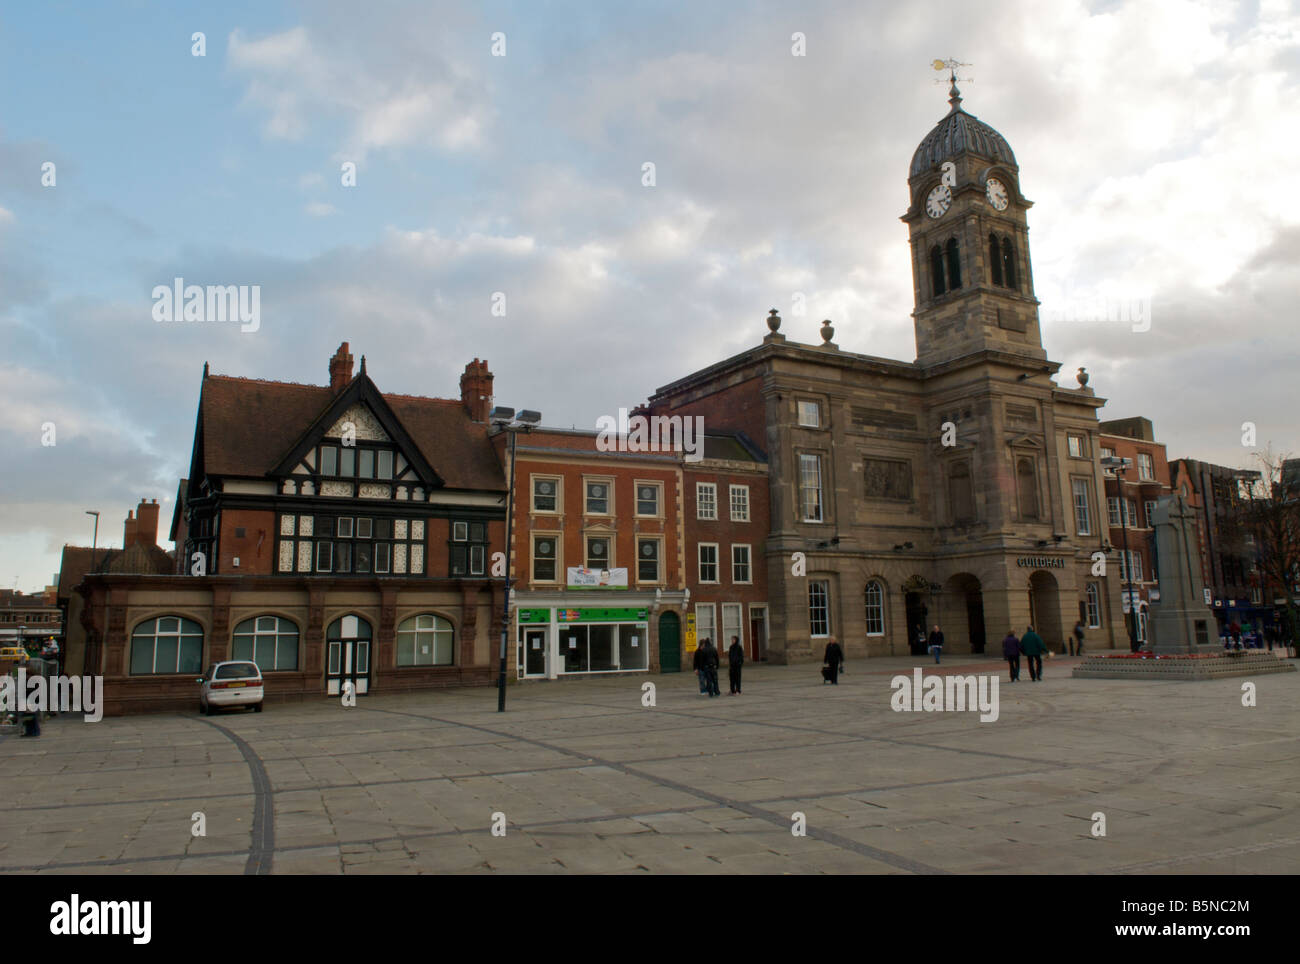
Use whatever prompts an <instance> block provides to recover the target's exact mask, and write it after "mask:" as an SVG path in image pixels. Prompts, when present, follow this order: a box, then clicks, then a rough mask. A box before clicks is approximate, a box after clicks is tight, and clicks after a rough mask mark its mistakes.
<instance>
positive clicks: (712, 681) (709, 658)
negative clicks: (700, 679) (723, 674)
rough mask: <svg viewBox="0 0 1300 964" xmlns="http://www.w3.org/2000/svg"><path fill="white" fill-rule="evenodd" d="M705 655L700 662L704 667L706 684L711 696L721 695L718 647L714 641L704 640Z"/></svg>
mask: <svg viewBox="0 0 1300 964" xmlns="http://www.w3.org/2000/svg"><path fill="white" fill-rule="evenodd" d="M703 649H704V656H703V657H702V658H701V660H700V663H701V664H702V665H703V667H704V685H705V688H706V689H707V691H708V694H709V697H710V698H712V697H714V696H721V695H722V691H721V690H719V689H718V649H717V647H716V646H714V645H713V643H712V641H710V640H707V639H706V640H705V641H704V646H703Z"/></svg>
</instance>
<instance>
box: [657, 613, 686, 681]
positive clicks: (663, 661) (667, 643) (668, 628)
mask: <svg viewBox="0 0 1300 964" xmlns="http://www.w3.org/2000/svg"><path fill="white" fill-rule="evenodd" d="M681 671H682V623H681V620H680V619H678V618H677V614H676V613H674V612H666V613H664V614H663V615H662V616H660V617H659V672H661V673H680V672H681Z"/></svg>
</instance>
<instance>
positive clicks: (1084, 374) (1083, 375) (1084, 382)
mask: <svg viewBox="0 0 1300 964" xmlns="http://www.w3.org/2000/svg"><path fill="white" fill-rule="evenodd" d="M1074 377H1075V378H1077V379H1078V380H1079V387H1080V388H1087V387H1088V377H1089V376H1088V369H1086V368H1080V369H1079V371H1078V374H1076V375H1075V376H1074Z"/></svg>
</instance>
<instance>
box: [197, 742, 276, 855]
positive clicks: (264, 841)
mask: <svg viewBox="0 0 1300 964" xmlns="http://www.w3.org/2000/svg"><path fill="white" fill-rule="evenodd" d="M199 722H200V723H206V724H207V725H208V726H210V727H212V728H213V729H214V730H219V731H220V732H221V733H223V734H224V735H225V737H226V739H228V740H230V742H231V743H233V744H235V746H237V747H239V752H240V753H241V754H242V755H243V757H244V761H245V762H246V763H247V764H248V772H249V776H250V777H251V778H252V781H253V839H252V841H251V843H250V844H249V847H248V862H247V863H246V864H245V865H244V873H245V874H247V875H250V876H262V875H265V874H269V873H270V872H271V864H272V862H273V861H274V859H275V806H274V804H273V800H272V797H273V796H274V794H275V791H274V790H273V789H271V780H270V778H269V777H268V776H267V775H266V767H265V766H263V765H262V761H261V759H260V758H259V757H258V755H257V751H256V750H254V749H253V748H252V746H250V745H249V743H248V741H247V740H245V739H244V738H243V737H242V736H240V735H239V734H238V733H235V732H233V731H232V730H229V729H227V728H226V727H224V726H222V725H221V724H219V723H214V722H212V721H211V720H209V719H206V718H204V717H199Z"/></svg>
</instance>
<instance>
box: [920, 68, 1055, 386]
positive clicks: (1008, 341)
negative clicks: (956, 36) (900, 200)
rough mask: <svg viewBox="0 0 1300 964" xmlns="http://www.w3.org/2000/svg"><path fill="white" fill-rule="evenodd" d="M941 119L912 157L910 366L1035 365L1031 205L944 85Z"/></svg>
mask: <svg viewBox="0 0 1300 964" xmlns="http://www.w3.org/2000/svg"><path fill="white" fill-rule="evenodd" d="M948 103H949V104H950V105H951V108H952V109H951V110H949V111H948V114H947V116H945V117H944V118H943V120H941V121H939V123H938V124H936V125H935V127H934V129H933V130H932V131H930V133H929V134H927V135H926V136H925V139H924V140H922V141H921V144H920V146H919V147H917V149H916V153H915V154H913V155H912V167H911V172H910V174H909V176H908V179H907V185H908V189H909V192H910V195H911V205H910V207H909V208H908V211H907V213H906V214H905V215H903V218H902V220H903V221H905V222H906V223H907V226H908V233H909V237H910V240H911V246H912V285H913V294H914V299H915V304H916V309H915V310H914V311H913V312H912V317H913V319H914V323H915V326H916V356H917V362H918V363H920V364H921V365H923V366H930V365H936V364H941V363H944V362H949V361H954V360H956V359H958V358H962V357H963V356H966V355H972V354H975V353H977V352H984V351H997V352H1004V353H1009V354H1012V355H1018V356H1021V357H1023V358H1026V359H1034V360H1039V361H1041V360H1045V359H1046V358H1047V355H1046V352H1044V351H1043V344H1042V337H1041V334H1040V331H1039V327H1038V300H1037V299H1036V298H1035V297H1034V280H1033V273H1032V271H1031V270H1030V263H1029V227H1028V224H1027V223H1026V220H1025V213H1026V212H1027V211H1028V210H1029V208H1030V207H1031V206H1032V203H1033V202H1031V201H1029V200H1028V199H1026V198H1025V196H1024V195H1023V194H1021V193H1020V176H1019V175H1020V169H1019V168H1018V167H1017V166H1016V158H1015V155H1014V154H1013V153H1012V152H1011V145H1009V144H1008V143H1007V141H1006V138H1004V137H1003V136H1002V135H1001V134H999V133H998V132H997V131H995V130H994V129H993V128H992V127H990V126H989V125H988V124H985V123H984V122H983V121H981V120H979V119H978V118H977V117H975V116H974V115H972V114H968V113H967V112H966V111H965V110H963V109H962V106H961V93H960V92H959V91H958V90H957V82H956V78H955V77H954V78H953V80H952V87H951V89H950V90H949V100H948Z"/></svg>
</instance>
